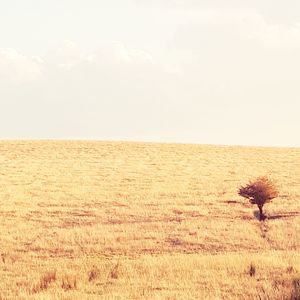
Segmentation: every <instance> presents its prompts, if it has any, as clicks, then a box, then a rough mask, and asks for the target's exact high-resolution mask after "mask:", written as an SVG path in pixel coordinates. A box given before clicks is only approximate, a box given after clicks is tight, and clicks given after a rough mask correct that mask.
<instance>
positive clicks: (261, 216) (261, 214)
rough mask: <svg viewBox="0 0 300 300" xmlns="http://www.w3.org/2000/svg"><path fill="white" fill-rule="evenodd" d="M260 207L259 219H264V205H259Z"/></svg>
mask: <svg viewBox="0 0 300 300" xmlns="http://www.w3.org/2000/svg"><path fill="white" fill-rule="evenodd" d="M258 209H259V221H263V220H264V219H265V215H264V213H263V206H262V205H258Z"/></svg>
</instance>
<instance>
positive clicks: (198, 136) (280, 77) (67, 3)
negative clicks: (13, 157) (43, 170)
mask: <svg viewBox="0 0 300 300" xmlns="http://www.w3.org/2000/svg"><path fill="white" fill-rule="evenodd" d="M0 37H1V39H0V139H2V140H7V139H72V140H73V139H76V140H77V139H79V140H87V139H89V140H122V141H126V140H130V141H152V142H177V143H197V144H225V145H255V146H288V147H300V139H299V138H297V136H298V132H299V131H300V118H299V113H300V101H299V100H300V2H299V1H298V0H297V1H296V0H287V1H280V0H252V1H248V0H247V1H246V0H236V1H234V0H228V1H223V0H202V1H199V0H151V1H150V0H148V1H146V0H110V1H102V0H51V1H50V0H26V1H21V0H10V1H5V0H0Z"/></svg>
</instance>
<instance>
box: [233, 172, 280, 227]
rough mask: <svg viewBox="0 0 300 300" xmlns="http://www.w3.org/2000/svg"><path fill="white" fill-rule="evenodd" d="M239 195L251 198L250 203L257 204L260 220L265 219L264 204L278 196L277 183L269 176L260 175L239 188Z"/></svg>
mask: <svg viewBox="0 0 300 300" xmlns="http://www.w3.org/2000/svg"><path fill="white" fill-rule="evenodd" d="M239 195H240V196H242V197H244V198H247V199H249V201H250V203H252V204H256V205H257V206H258V209H259V220H260V221H263V220H264V219H265V215H264V214H263V206H264V205H265V203H267V202H270V201H271V200H272V199H274V198H276V197H278V190H277V187H276V186H275V184H274V183H273V182H272V181H271V179H269V178H268V177H266V176H264V177H258V178H257V179H255V180H254V181H250V182H249V183H248V184H247V185H245V186H241V187H240V188H239Z"/></svg>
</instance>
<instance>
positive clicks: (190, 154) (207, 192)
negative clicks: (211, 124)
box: [0, 141, 300, 299]
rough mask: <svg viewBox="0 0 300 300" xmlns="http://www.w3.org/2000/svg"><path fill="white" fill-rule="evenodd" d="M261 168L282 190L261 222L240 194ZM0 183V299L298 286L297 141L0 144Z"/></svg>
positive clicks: (158, 295) (270, 291)
mask: <svg viewBox="0 0 300 300" xmlns="http://www.w3.org/2000/svg"><path fill="white" fill-rule="evenodd" d="M260 175H269V176H271V178H272V179H273V180H274V181H275V182H276V183H277V185H278V187H279V189H280V195H279V197H278V198H277V199H274V200H273V201H272V202H271V203H269V204H267V205H266V207H265V208H266V213H267V215H268V219H267V220H266V221H265V222H259V221H258V219H257V207H255V206H253V205H251V204H249V203H248V202H247V200H245V199H243V198H241V197H239V196H238V195H237V189H238V188H239V186H240V185H241V184H245V183H247V182H248V181H249V180H250V179H253V178H255V177H256V176H260ZM0 181H1V184H0V230H1V236H0V255H1V257H0V266H1V267H0V279H1V280H0V299H293V298H292V297H293V295H294V296H295V295H296V293H297V289H299V290H300V149H299V148H254V147H227V146H200V145H183V144H154V143H153V144H152V143H125V142H124V143H122V142H80V141H70V142H65V141H40V142H38V141H32V142H30V141H18V142H17V141H16V142H14V141H10V142H8V141H3V142H0ZM299 295H300V291H299ZM295 299H299V298H295Z"/></svg>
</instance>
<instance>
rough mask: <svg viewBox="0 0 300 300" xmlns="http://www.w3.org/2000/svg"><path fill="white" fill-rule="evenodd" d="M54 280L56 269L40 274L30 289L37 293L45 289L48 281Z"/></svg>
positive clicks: (48, 283)
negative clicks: (38, 279)
mask: <svg viewBox="0 0 300 300" xmlns="http://www.w3.org/2000/svg"><path fill="white" fill-rule="evenodd" d="M55 280H56V271H49V272H47V273H45V274H44V275H42V276H41V278H40V281H39V283H38V284H36V285H35V286H34V287H33V289H32V291H33V292H34V293H38V292H40V291H42V290H46V289H47V288H48V287H49V285H50V283H51V282H53V281H55Z"/></svg>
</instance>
